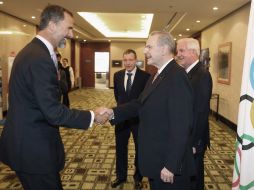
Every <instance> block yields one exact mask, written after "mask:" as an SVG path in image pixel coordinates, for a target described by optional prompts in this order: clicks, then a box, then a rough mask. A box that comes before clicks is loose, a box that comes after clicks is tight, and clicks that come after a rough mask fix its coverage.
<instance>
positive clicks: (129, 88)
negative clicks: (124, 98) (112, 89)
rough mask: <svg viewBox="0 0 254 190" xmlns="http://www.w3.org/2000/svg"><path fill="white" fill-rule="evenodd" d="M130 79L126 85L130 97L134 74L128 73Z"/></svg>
mask: <svg viewBox="0 0 254 190" xmlns="http://www.w3.org/2000/svg"><path fill="white" fill-rule="evenodd" d="M127 75H128V78H127V84H126V92H127V94H128V95H129V94H130V91H131V75H132V73H127Z"/></svg>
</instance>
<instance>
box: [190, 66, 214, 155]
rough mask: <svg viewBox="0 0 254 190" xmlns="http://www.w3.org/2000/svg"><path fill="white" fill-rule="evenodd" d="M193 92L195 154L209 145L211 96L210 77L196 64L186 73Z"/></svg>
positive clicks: (203, 67)
mask: <svg viewBox="0 0 254 190" xmlns="http://www.w3.org/2000/svg"><path fill="white" fill-rule="evenodd" d="M188 77H189V79H190V82H191V85H192V88H193V91H194V130H193V142H192V144H193V146H194V147H196V150H197V152H200V151H204V150H205V149H206V147H207V145H208V146H209V145H210V137H209V122H208V116H209V112H210V98H211V95H212V77H211V75H210V72H209V71H208V70H207V69H206V67H205V66H204V65H203V64H202V63H201V62H199V63H197V65H195V66H194V67H193V68H192V69H191V70H190V71H189V73H188Z"/></svg>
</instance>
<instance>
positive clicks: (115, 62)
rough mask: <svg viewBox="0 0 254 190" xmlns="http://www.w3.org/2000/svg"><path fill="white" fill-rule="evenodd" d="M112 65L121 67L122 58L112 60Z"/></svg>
mask: <svg viewBox="0 0 254 190" xmlns="http://www.w3.org/2000/svg"><path fill="white" fill-rule="evenodd" d="M112 67H122V60H112Z"/></svg>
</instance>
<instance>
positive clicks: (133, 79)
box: [111, 49, 150, 189]
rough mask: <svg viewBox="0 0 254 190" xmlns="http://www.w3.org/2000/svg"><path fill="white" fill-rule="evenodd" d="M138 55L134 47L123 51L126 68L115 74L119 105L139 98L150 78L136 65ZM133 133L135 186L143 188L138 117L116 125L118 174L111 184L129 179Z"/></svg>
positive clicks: (116, 184) (115, 93) (116, 96)
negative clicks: (129, 151)
mask: <svg viewBox="0 0 254 190" xmlns="http://www.w3.org/2000/svg"><path fill="white" fill-rule="evenodd" d="M136 62H137V55H136V52H135V51H134V50H132V49H127V50H126V51H125V52H124V53H123V64H124V67H125V69H123V70H120V71H118V72H116V73H115V74H114V95H115V99H116V102H117V105H122V104H125V103H127V102H129V101H130V100H132V99H136V98H138V96H139V95H140V93H141V92H142V91H143V89H144V87H145V84H146V82H147V80H148V78H149V76H150V75H149V74H148V73H146V72H145V71H142V70H141V69H139V68H138V67H136ZM130 133H132V136H133V139H134V144H135V151H136V154H135V169H136V170H135V173H134V176H133V178H134V181H135V188H136V189H141V181H142V176H141V174H140V172H139V169H138V162H137V161H138V154H137V152H138V151H137V150H138V142H137V138H138V137H137V136H138V118H137V117H135V118H132V119H130V120H127V121H124V122H122V123H119V124H117V125H116V128H115V138H116V176H117V178H116V179H115V180H114V181H112V183H111V186H112V187H113V188H115V187H117V186H118V185H120V184H121V183H123V182H125V181H126V179H127V169H128V141H129V138H130Z"/></svg>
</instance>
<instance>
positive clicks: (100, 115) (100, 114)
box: [93, 107, 114, 124]
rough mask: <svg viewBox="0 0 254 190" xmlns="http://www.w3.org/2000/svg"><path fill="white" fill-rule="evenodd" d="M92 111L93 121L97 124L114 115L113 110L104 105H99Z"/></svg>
mask: <svg viewBox="0 0 254 190" xmlns="http://www.w3.org/2000/svg"><path fill="white" fill-rule="evenodd" d="M93 112H94V121H95V123H97V124H104V123H106V122H107V121H109V120H111V119H113V117H114V112H113V110H112V109H109V108H105V107H99V108H97V109H95V110H94V111H93Z"/></svg>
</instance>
